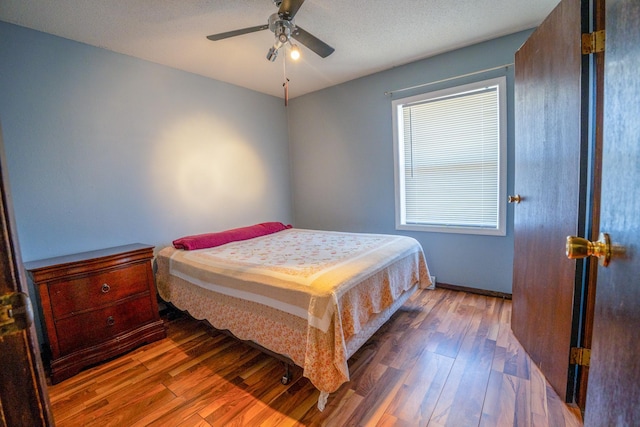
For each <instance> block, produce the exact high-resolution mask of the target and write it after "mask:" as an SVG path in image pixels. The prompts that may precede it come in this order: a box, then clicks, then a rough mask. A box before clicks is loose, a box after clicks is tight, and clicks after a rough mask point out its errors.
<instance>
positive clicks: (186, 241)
mask: <svg viewBox="0 0 640 427" xmlns="http://www.w3.org/2000/svg"><path fill="white" fill-rule="evenodd" d="M287 228H291V225H284V224H283V223H281V222H263V223H260V224H255V225H251V226H249V227H241V228H234V229H232V230H226V231H221V232H219V233H206V234H197V235H195V236H186V237H181V238H179V239H177V240H174V241H173V247H174V248H176V249H184V250H187V251H189V250H193V249H204V248H213V247H216V246H220V245H224V244H225V243H229V242H237V241H240V240H247V239H252V238H254V237H259V236H265V235H267V234H272V233H277V232H278V231H282V230H286V229H287Z"/></svg>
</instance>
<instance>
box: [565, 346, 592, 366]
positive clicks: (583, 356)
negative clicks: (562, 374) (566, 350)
mask: <svg viewBox="0 0 640 427" xmlns="http://www.w3.org/2000/svg"><path fill="white" fill-rule="evenodd" d="M590 362H591V349H590V348H582V347H571V354H570V355H569V363H570V364H571V365H579V366H589V363H590Z"/></svg>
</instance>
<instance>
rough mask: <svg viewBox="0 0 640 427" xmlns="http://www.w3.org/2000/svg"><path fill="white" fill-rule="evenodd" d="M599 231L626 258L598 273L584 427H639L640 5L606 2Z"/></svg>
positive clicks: (630, 0) (625, 1)
mask: <svg viewBox="0 0 640 427" xmlns="http://www.w3.org/2000/svg"><path fill="white" fill-rule="evenodd" d="M606 28H607V37H606V50H605V88H604V142H603V161H602V205H601V215H600V229H601V230H602V231H603V232H606V233H609V234H610V236H611V240H612V242H613V244H614V245H618V246H620V247H621V248H624V250H625V254H624V255H622V254H619V255H618V256H617V257H616V254H614V256H613V259H612V260H611V263H610V265H609V267H606V268H605V267H600V268H599V269H598V285H597V291H596V299H595V316H594V324H593V340H592V353H591V367H590V373H589V387H588V391H587V407H586V412H585V425H588V426H632V425H638V423H639V422H640V406H639V405H638V402H640V356H639V355H640V339H639V333H640V199H639V197H638V187H640V73H639V72H638V66H639V65H640V44H639V43H638V42H639V41H640V2H638V0H607V8H606Z"/></svg>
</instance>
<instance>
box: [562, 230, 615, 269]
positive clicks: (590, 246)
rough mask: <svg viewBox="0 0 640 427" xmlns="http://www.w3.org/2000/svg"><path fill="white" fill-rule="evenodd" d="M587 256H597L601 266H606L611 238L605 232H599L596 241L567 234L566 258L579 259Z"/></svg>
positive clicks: (609, 258) (609, 253)
mask: <svg viewBox="0 0 640 427" xmlns="http://www.w3.org/2000/svg"><path fill="white" fill-rule="evenodd" d="M588 256H595V257H598V261H599V263H600V265H601V266H603V267H606V266H608V265H609V262H610V261H611V239H610V238H609V235H608V234H607V233H600V238H599V239H598V241H597V242H591V241H589V240H587V239H584V238H582V237H575V236H567V258H569V259H579V258H586V257H588Z"/></svg>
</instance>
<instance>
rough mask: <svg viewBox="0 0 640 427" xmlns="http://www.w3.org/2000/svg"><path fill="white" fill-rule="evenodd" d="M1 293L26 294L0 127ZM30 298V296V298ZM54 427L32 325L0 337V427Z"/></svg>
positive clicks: (38, 348) (38, 349) (35, 335)
mask: <svg viewBox="0 0 640 427" xmlns="http://www.w3.org/2000/svg"><path fill="white" fill-rule="evenodd" d="M0 210H1V211H2V213H1V214H0V227H1V233H0V234H1V240H0V244H1V249H2V250H1V251H0V252H1V254H0V295H4V294H8V293H11V292H23V293H25V294H27V295H28V293H29V292H28V289H27V282H26V276H25V273H24V267H23V265H22V259H21V255H20V247H19V244H18V236H17V233H16V232H15V230H16V228H15V223H14V220H13V205H12V203H11V195H10V191H9V181H8V171H7V167H6V162H5V155H4V144H3V141H2V127H1V126H0ZM31 300H32V301H33V299H31ZM18 425H24V426H34V427H37V426H53V425H54V422H53V416H52V413H51V409H50V403H49V395H48V393H47V388H46V381H45V376H44V368H43V366H42V359H41V358H40V347H39V344H38V339H37V334H36V331H35V327H34V325H33V324H32V325H31V326H30V327H29V328H28V329H26V330H23V331H18V332H14V333H12V334H10V335H7V336H4V337H0V427H4V426H18Z"/></svg>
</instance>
